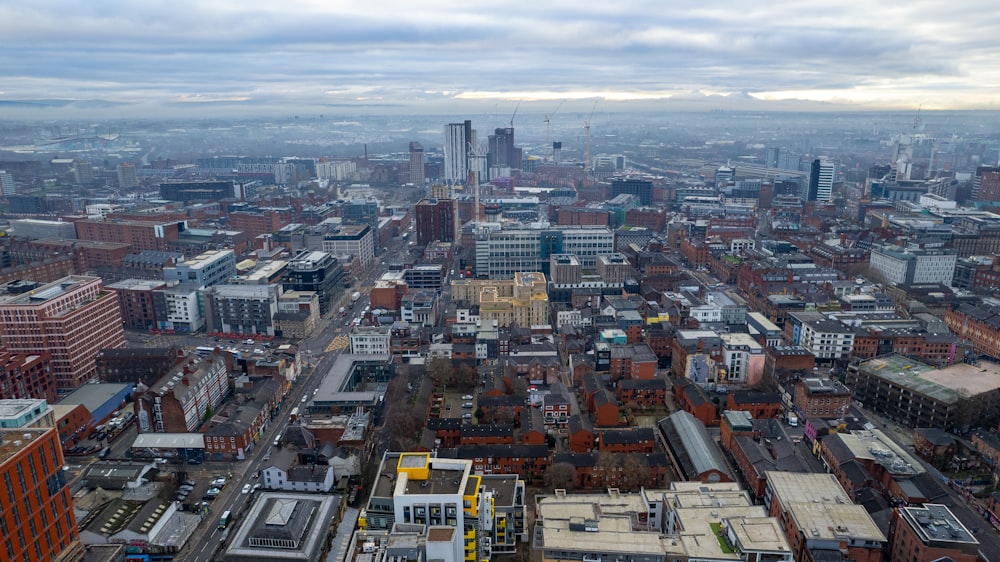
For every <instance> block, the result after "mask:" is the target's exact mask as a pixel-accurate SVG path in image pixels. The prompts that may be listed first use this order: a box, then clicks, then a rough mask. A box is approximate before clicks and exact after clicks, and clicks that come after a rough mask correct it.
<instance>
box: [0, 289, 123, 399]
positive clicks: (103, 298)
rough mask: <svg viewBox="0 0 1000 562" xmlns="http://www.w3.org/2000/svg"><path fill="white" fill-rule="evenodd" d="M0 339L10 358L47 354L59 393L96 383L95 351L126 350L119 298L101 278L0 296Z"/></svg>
mask: <svg viewBox="0 0 1000 562" xmlns="http://www.w3.org/2000/svg"><path fill="white" fill-rule="evenodd" d="M10 288H11V286H9V285H8V291H9V290H10ZM0 339H2V340H3V342H4V344H5V346H6V347H7V349H8V350H9V351H11V352H13V353H25V354H38V353H43V352H47V353H49V354H51V357H52V373H53V375H54V377H55V382H56V387H57V389H59V390H60V391H63V390H72V389H74V388H78V387H79V386H80V385H82V384H84V383H85V382H87V381H89V380H91V379H93V378H95V376H96V369H95V366H94V357H95V356H96V355H97V352H98V351H99V350H101V349H107V348H117V347H122V346H124V345H125V332H124V330H123V329H122V319H121V313H120V312H119V308H118V300H117V297H116V296H115V295H114V294H113V293H111V292H108V291H107V290H105V289H104V287H103V286H102V285H101V279H100V278H98V277H87V276H79V275H72V276H69V277H64V278H62V279H60V280H58V281H55V282H53V283H48V284H46V285H40V286H32V287H30V288H29V287H27V286H25V287H24V292H22V293H20V294H15V295H9V294H8V295H7V296H5V297H0Z"/></svg>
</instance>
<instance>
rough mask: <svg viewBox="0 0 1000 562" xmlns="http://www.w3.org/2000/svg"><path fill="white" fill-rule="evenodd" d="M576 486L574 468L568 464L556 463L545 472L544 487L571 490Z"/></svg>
mask: <svg viewBox="0 0 1000 562" xmlns="http://www.w3.org/2000/svg"><path fill="white" fill-rule="evenodd" d="M575 486H576V467H575V466H573V465H571V464H570V463H568V462H557V463H555V464H553V465H552V466H550V467H549V468H548V469H547V470H546V471H545V487H546V488H552V489H553V490H556V489H563V490H572V489H573V488H574V487H575Z"/></svg>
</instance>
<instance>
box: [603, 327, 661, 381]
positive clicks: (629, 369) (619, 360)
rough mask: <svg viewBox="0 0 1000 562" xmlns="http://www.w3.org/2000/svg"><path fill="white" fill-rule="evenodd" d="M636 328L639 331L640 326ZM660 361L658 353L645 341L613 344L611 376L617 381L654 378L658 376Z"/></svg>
mask: <svg viewBox="0 0 1000 562" xmlns="http://www.w3.org/2000/svg"><path fill="white" fill-rule="evenodd" d="M635 329H636V331H637V332H638V331H639V330H640V327H639V326H635ZM658 361H659V360H658V359H657V357H656V354H655V353H653V350H652V349H651V348H650V347H649V345H647V344H645V343H635V344H629V345H613V346H611V368H610V373H611V377H612V378H613V379H614V380H616V381H620V380H624V379H641V380H650V379H653V378H655V377H656V366H657V363H658Z"/></svg>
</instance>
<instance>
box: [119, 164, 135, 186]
mask: <svg viewBox="0 0 1000 562" xmlns="http://www.w3.org/2000/svg"><path fill="white" fill-rule="evenodd" d="M138 185H139V176H138V175H137V174H136V173H135V166H133V165H131V164H119V165H118V187H119V188H120V189H131V188H133V187H138Z"/></svg>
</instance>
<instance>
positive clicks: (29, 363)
mask: <svg viewBox="0 0 1000 562" xmlns="http://www.w3.org/2000/svg"><path fill="white" fill-rule="evenodd" d="M9 398H43V399H45V400H47V401H48V402H49V403H50V404H55V403H56V402H57V401H58V399H59V398H58V394H57V393H56V381H55V377H54V376H53V374H52V356H51V355H50V354H49V353H48V352H45V351H41V352H38V353H11V352H10V351H8V350H7V349H6V348H0V399H4V400H6V399H9Z"/></svg>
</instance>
